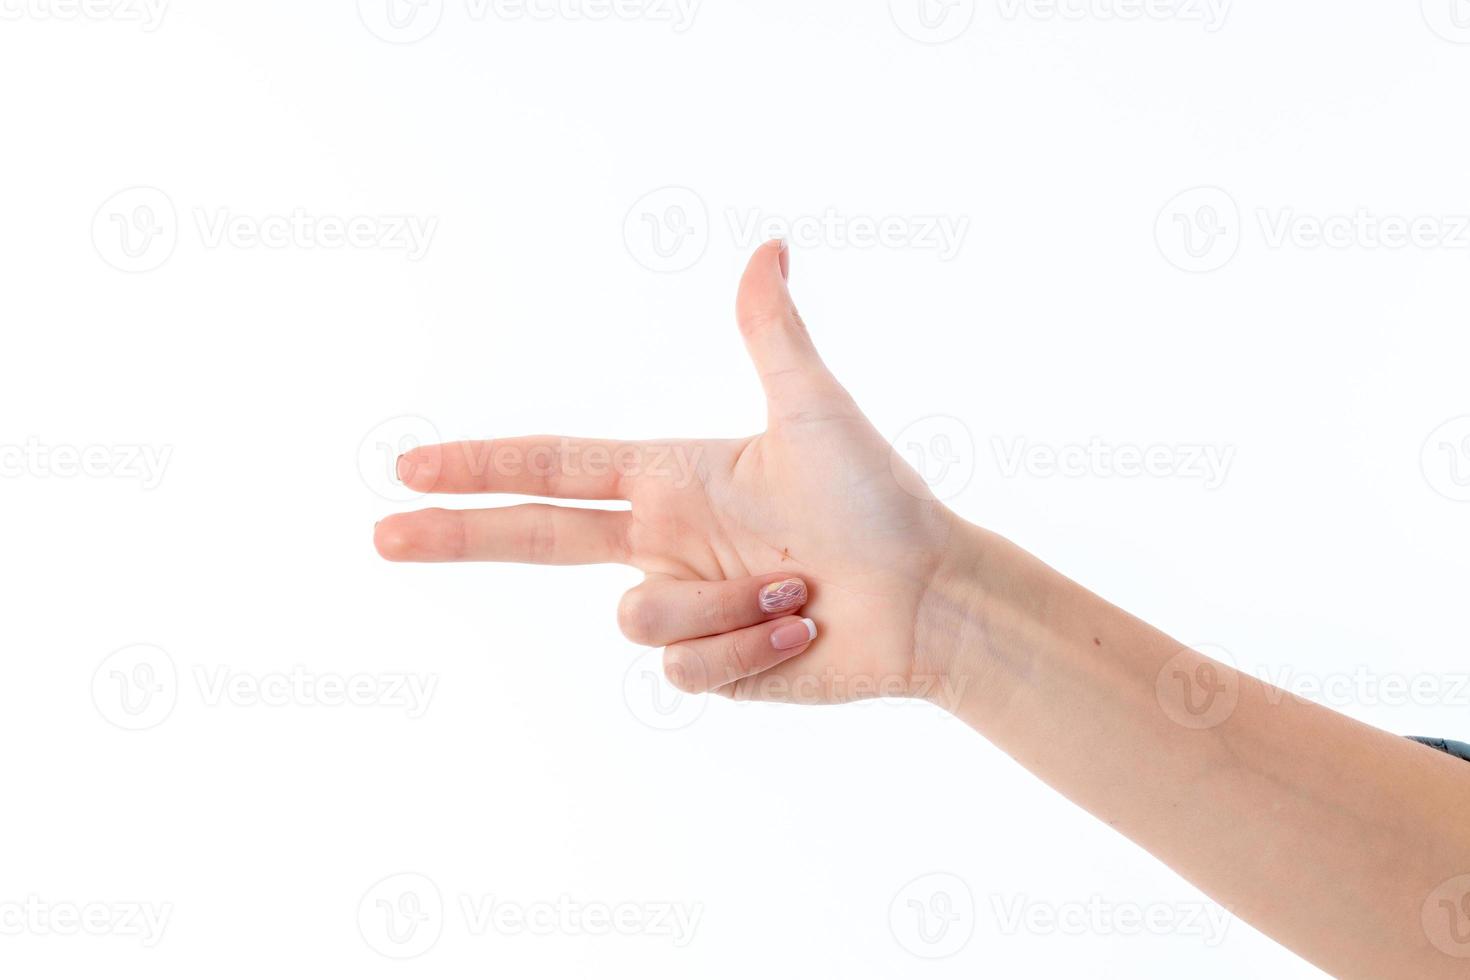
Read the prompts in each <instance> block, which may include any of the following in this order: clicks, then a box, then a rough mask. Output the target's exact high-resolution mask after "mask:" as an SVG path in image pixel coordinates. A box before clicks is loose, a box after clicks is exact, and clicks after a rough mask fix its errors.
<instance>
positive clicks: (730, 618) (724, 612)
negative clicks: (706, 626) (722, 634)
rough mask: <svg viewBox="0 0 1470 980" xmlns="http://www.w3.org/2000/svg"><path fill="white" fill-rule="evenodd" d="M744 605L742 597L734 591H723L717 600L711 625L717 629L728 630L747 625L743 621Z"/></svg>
mask: <svg viewBox="0 0 1470 980" xmlns="http://www.w3.org/2000/svg"><path fill="white" fill-rule="evenodd" d="M743 610H744V603H743V602H742V600H741V596H740V595H739V594H738V593H736V592H735V591H734V590H732V589H721V590H720V593H719V596H718V597H717V598H716V599H715V604H714V609H713V616H714V621H713V623H712V624H711V625H712V626H714V627H715V628H716V629H721V630H728V629H734V628H735V627H737V626H743V625H745V624H744V623H743V622H742V621H741V619H742V615H741V614H742V612H743Z"/></svg>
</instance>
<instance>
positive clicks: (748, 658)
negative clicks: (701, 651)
mask: <svg viewBox="0 0 1470 980" xmlns="http://www.w3.org/2000/svg"><path fill="white" fill-rule="evenodd" d="M725 663H726V665H727V666H728V667H729V676H730V679H731V680H735V679H737V678H740V677H748V676H750V675H751V674H753V673H755V671H756V663H755V651H754V649H752V647H751V643H750V640H749V639H748V638H746V637H743V636H735V637H732V638H731V640H730V650H729V652H728V653H727V654H726V655H725Z"/></svg>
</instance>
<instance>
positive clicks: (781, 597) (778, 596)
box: [760, 578, 806, 613]
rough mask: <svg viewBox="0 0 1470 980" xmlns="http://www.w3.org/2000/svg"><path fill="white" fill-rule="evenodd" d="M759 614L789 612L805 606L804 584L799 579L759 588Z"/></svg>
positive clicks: (784, 580) (789, 579)
mask: <svg viewBox="0 0 1470 980" xmlns="http://www.w3.org/2000/svg"><path fill="white" fill-rule="evenodd" d="M760 603H761V612H767V613H779V612H790V611H791V610H793V609H800V608H801V607H802V606H804V605H806V583H805V582H803V581H802V580H801V579H799V578H788V579H783V580H782V581H780V582H772V583H771V584H770V585H764V586H762V587H761V594H760Z"/></svg>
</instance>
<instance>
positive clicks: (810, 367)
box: [735, 239, 847, 421]
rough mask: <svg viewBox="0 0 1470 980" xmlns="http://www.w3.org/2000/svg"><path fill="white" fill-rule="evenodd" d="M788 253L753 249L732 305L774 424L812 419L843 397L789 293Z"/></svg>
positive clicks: (773, 245)
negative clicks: (817, 412) (800, 417)
mask: <svg viewBox="0 0 1470 980" xmlns="http://www.w3.org/2000/svg"><path fill="white" fill-rule="evenodd" d="M790 268H791V251H790V249H789V248H788V247H787V245H786V243H785V242H784V241H781V240H779V239H778V240H776V241H769V242H766V243H765V244H764V245H762V246H761V247H760V248H758V249H756V252H755V255H753V256H751V259H750V264H749V265H748V266H746V268H745V275H744V276H743V277H742V278H741V280H740V294H739V296H737V297H736V300H735V319H736V321H737V322H738V323H739V324H740V333H741V336H743V337H744V338H745V347H746V350H748V351H749V352H750V359H751V360H752V361H753V362H755V369H756V371H757V372H758V373H759V374H760V377H761V385H762V386H763V387H764V388H765V390H766V404H767V406H768V408H769V414H770V418H771V420H772V421H779V420H782V419H789V418H792V417H799V416H802V415H806V414H810V413H812V412H815V411H819V410H820V409H822V407H823V406H824V405H829V404H831V403H832V402H833V401H834V400H835V399H841V400H842V401H844V402H846V401H847V393H846V392H845V391H843V389H842V387H841V385H839V384H838V383H837V381H836V380H835V379H834V378H833V377H832V375H831V373H830V372H829V371H828V370H827V366H826V365H825V364H823V363H822V358H821V357H820V356H819V355H818V354H817V349H816V347H815V346H813V344H812V338H811V337H810V335H808V334H807V331H806V324H804V323H803V322H802V320H801V316H800V315H799V314H798V313H797V312H796V304H795V303H794V302H793V301H792V299H791V292H790V290H788V289H787V277H788V275H789V273H790Z"/></svg>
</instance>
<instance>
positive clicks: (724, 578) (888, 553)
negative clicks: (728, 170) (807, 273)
mask: <svg viewBox="0 0 1470 980" xmlns="http://www.w3.org/2000/svg"><path fill="white" fill-rule="evenodd" d="M785 263H786V255H785V252H784V251H783V250H779V249H774V248H772V247H770V246H766V247H763V248H762V249H761V250H760V251H758V252H757V253H756V256H755V257H754V258H753V259H752V260H751V264H750V267H749V268H748V269H747V270H746V274H745V277H744V279H743V280H742V282H741V288H740V295H739V299H738V302H737V307H738V308H737V317H738V319H739V321H740V326H741V333H742V334H743V335H744V337H745V341H746V346H747V347H748V349H749V351H750V355H751V359H752V360H753V361H754V362H755V366H756V368H757V370H758V372H759V373H760V377H761V382H762V385H763V386H764V388H765V392H766V400H767V405H768V409H769V412H768V420H769V421H768V426H767V430H766V432H764V433H762V434H761V435H758V436H754V437H751V438H749V439H741V440H721V441H705V442H684V443H677V444H674V445H672V446H670V445H660V446H653V445H649V444H643V445H640V446H637V447H633V449H634V456H635V457H637V459H635V460H634V462H637V461H638V459H644V460H653V459H661V460H665V461H667V459H668V457H669V455H671V454H672V455H673V456H675V457H676V458H677V459H678V460H679V461H680V465H679V466H678V467H675V468H673V469H674V470H676V471H677V472H673V471H671V469H670V468H669V467H667V466H662V467H660V466H647V467H642V466H635V467H633V468H631V469H630V468H627V467H617V468H616V470H617V472H616V474H614V473H613V472H611V471H610V470H608V469H607V467H606V466H605V465H604V466H602V467H601V468H598V469H596V470H594V469H591V468H589V467H587V466H584V465H582V463H583V462H585V461H586V460H588V459H590V458H591V454H592V453H593V452H597V453H599V454H600V456H601V457H602V458H603V460H604V462H605V460H606V459H607V458H608V457H609V456H610V455H617V454H620V453H623V452H624V451H626V450H628V449H629V445H628V444H613V443H606V442H598V441H596V440H566V439H556V440H555V442H556V445H554V446H552V445H550V444H549V440H548V438H547V437H537V438H531V439H512V440H502V441H499V442H494V443H463V444H455V445H452V446H436V447H425V448H424V449H421V450H416V451H414V452H413V453H409V454H405V456H404V457H403V458H402V460H400V476H401V477H402V478H403V479H404V482H405V483H406V484H408V485H409V486H411V487H413V488H415V489H420V490H423V491H425V492H450V493H456V492H458V493H480V492H487V491H488V492H500V493H522V494H530V495H535V496H543V497H561V498H573V499H611V498H622V499H626V500H629V501H631V502H632V505H633V506H632V510H631V511H608V510H590V509H580V508H567V507H552V506H547V505H527V506H520V507H504V508H492V509H488V510H479V511H453V510H448V511H446V510H439V509H432V510H428V511H420V512H417V513H415V514H400V515H395V516H394V517H392V518H389V519H387V520H385V521H383V522H381V524H380V525H379V529H378V533H377V535H376V538H377V544H378V548H379V551H380V552H382V553H383V555H384V556H385V557H388V558H391V559H394V560H400V561H468V560H489V561H524V562H542V563H559V564H582V563H588V562H602V561H621V562H625V563H627V564H630V565H633V566H635V567H637V568H640V569H642V570H643V571H644V572H646V573H647V575H648V582H646V583H645V584H644V586H641V587H640V588H639V589H635V590H633V592H630V593H629V594H628V596H625V598H624V604H623V605H622V606H620V609H619V615H620V619H621V620H622V621H623V629H624V632H626V633H628V635H629V636H630V637H632V638H634V639H637V640H638V641H639V642H643V643H646V644H648V645H655V646H667V647H668V651H667V652H666V660H665V663H666V667H669V668H670V676H671V678H672V677H674V676H675V674H676V673H679V671H678V669H677V668H678V665H677V664H675V665H673V666H672V667H671V666H670V660H669V659H668V658H669V654H670V653H674V654H675V659H678V657H680V656H683V655H684V654H691V653H693V654H701V651H702V652H703V655H709V656H712V657H713V658H714V660H713V663H714V664H715V668H714V669H715V673H716V674H722V675H723V676H722V677H716V676H714V675H711V674H706V675H705V678H704V679H705V680H706V681H708V683H705V684H703V685H691V686H696V687H698V689H701V690H708V689H719V690H721V691H722V692H723V693H726V694H731V695H733V696H736V697H756V698H782V699H789V700H816V701H846V700H851V699H854V698H860V697H868V696H873V695H875V694H906V693H915V683H914V681H915V673H916V671H915V650H916V646H917V644H916V640H915V636H914V624H915V622H916V621H917V620H918V618H919V612H920V608H921V604H922V603H923V602H924V600H925V596H926V591H927V589H928V586H929V583H930V582H931V580H932V578H933V577H934V575H935V571H936V566H937V565H938V564H939V562H940V557H941V556H942V555H943V554H944V549H945V544H946V542H947V539H948V536H949V534H950V533H951V530H952V527H953V518H952V516H951V515H950V514H949V512H948V511H947V510H945V509H944V507H942V506H941V505H940V504H939V503H938V502H937V501H935V500H934V498H933V497H932V495H930V494H929V493H928V492H927V489H926V488H924V486H923V484H922V482H921V481H920V480H919V479H918V477H917V475H916V474H914V473H913V471H912V470H910V469H909V468H908V467H907V466H906V465H905V464H903V463H902V462H901V461H898V460H896V458H895V457H894V455H893V452H892V450H891V448H890V447H889V446H888V444H887V442H886V441H885V440H884V439H883V438H882V437H881V436H880V435H879V434H878V432H877V431H876V430H875V429H874V428H873V426H872V425H871V424H870V423H869V422H868V420H867V419H866V418H865V417H864V416H863V414H862V412H861V411H860V410H859V409H858V407H857V406H856V405H855V404H854V403H853V401H852V398H851V397H850V396H849V395H848V393H847V392H846V390H844V389H843V388H842V386H841V385H839V384H838V383H837V381H836V380H835V379H834V378H833V377H832V375H831V374H830V373H829V372H828V371H827V369H826V367H825V365H823V364H822V361H821V358H820V357H819V356H818V355H817V352H816V349H815V348H814V347H813V346H812V343H811V339H810V337H808V335H807V332H806V327H805V325H804V324H803V323H802V322H801V318H800V317H799V316H798V315H797V313H796V309H795V307H794V306H793V305H792V303H791V297H790V294H789V292H788V291H787V289H786V283H785V270H786V265H785ZM655 450H657V451H659V452H658V453H657V455H656V456H647V455H645V453H646V452H649V451H655ZM583 454H586V456H585V457H584V455H583ZM528 459H530V460H536V459H541V460H542V461H543V463H546V464H548V465H544V466H535V465H533V466H530V467H527V466H525V465H524V464H525V463H526V462H527V460H528ZM405 463H406V464H407V465H406V466H405V465H404V464H405ZM782 576H789V577H791V578H800V579H801V580H802V582H804V583H805V585H806V587H807V588H808V589H809V599H808V601H807V603H806V606H805V610H806V615H807V616H808V617H809V618H810V619H811V620H812V621H813V622H815V621H816V620H820V621H821V622H822V623H823V624H824V626H823V635H822V637H821V638H820V639H818V640H816V641H815V642H811V637H812V636H813V635H814V634H813V633H810V632H808V631H810V630H813V629H815V627H814V626H807V627H805V630H806V631H803V628H802V627H797V630H798V633H799V638H800V639H801V640H802V641H803V642H800V643H797V644H795V646H794V647H791V648H790V649H793V652H792V653H791V654H789V655H788V657H787V658H785V659H780V658H774V659H773V658H772V657H771V656H770V654H771V653H772V650H771V646H772V644H776V638H775V637H774V636H773V635H770V634H769V633H767V632H761V631H760V626H761V623H760V622H759V619H760V611H758V610H755V609H754V606H753V602H752V599H753V597H754V593H755V589H756V588H757V587H758V585H759V583H757V584H756V585H751V584H750V582H749V581H748V580H750V579H752V578H753V577H756V578H759V577H765V579H768V580H771V581H779V580H780V579H781V577H782ZM704 583H710V585H708V586H707V587H701V586H702V585H703V584H704ZM660 596H661V597H662V598H661V599H660V598H659V597H660ZM717 596H723V597H724V599H723V600H720V601H724V602H725V603H727V604H730V603H731V597H732V596H733V597H734V605H740V604H741V603H743V604H744V608H743V609H742V610H741V611H740V612H739V613H738V615H728V613H730V612H731V610H730V609H725V610H723V612H724V613H726V615H723V616H721V615H717V613H720V612H721V610H719V609H717V608H713V607H715V606H717V605H718V604H719V603H718V602H717V601H715V599H716V597H717ZM650 597H652V601H650ZM678 597H682V598H678ZM630 600H632V601H631V602H630ZM671 603H672V604H674V605H676V606H678V607H679V608H677V609H671ZM691 607H693V608H692V609H691ZM790 611H791V610H789V609H785V610H773V611H772V612H790ZM742 617H743V618H742ZM743 627H749V629H742V628H743ZM770 628H772V629H774V628H776V627H770ZM751 630H756V631H757V632H760V636H759V638H758V639H757V640H752V639H750V637H749V636H746V637H745V638H744V639H741V635H742V634H747V633H749V632H750V631H751ZM721 636H723V637H724V639H723V641H722V643H715V644H711V643H710V642H709V641H712V640H717V639H719V638H720V637H721ZM742 644H745V646H742ZM762 644H763V645H764V646H762ZM676 645H677V646H680V647H684V648H685V649H684V651H683V654H679V653H677V652H676V651H675V646H676ZM695 646H698V647H699V649H698V650H696V649H695ZM761 649H763V650H764V653H760V652H759V650H761ZM785 649H788V647H786V646H782V645H779V644H777V645H776V650H778V651H779V650H785ZM696 659H698V657H696ZM732 666H733V667H738V668H739V669H727V668H731V667H732ZM681 676H682V675H681ZM686 679H687V678H686Z"/></svg>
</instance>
